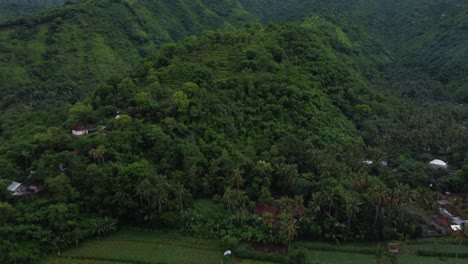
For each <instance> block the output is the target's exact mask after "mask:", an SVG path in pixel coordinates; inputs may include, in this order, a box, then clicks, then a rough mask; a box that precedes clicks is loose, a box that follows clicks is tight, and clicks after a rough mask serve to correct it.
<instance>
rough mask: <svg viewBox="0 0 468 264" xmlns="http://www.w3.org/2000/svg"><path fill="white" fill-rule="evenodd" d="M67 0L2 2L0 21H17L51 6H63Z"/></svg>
mask: <svg viewBox="0 0 468 264" xmlns="http://www.w3.org/2000/svg"><path fill="white" fill-rule="evenodd" d="M66 1H67V0H0V21H5V20H7V19H15V18H18V17H20V16H22V15H26V14H31V13H35V12H38V11H40V10H42V9H44V8H47V7H50V6H58V5H63V4H64V3H65V2H66Z"/></svg>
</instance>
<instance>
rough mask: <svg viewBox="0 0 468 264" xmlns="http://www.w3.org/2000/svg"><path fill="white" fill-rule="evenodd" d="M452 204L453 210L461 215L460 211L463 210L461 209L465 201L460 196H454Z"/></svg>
mask: <svg viewBox="0 0 468 264" xmlns="http://www.w3.org/2000/svg"><path fill="white" fill-rule="evenodd" d="M451 205H452V208H453V211H454V213H455V215H457V216H459V215H460V212H461V209H462V207H463V202H462V200H461V199H460V198H458V197H454V198H453V199H452V201H451Z"/></svg>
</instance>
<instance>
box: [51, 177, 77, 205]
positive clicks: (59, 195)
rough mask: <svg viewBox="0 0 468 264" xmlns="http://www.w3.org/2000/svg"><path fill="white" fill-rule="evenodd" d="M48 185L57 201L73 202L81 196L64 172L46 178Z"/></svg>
mask: <svg viewBox="0 0 468 264" xmlns="http://www.w3.org/2000/svg"><path fill="white" fill-rule="evenodd" d="M45 182H46V187H47V189H48V190H49V192H50V193H51V194H52V195H53V196H52V197H51V198H52V199H53V200H55V201H57V202H62V203H67V202H73V201H75V200H76V199H77V198H78V197H79V195H80V194H79V192H78V191H77V190H76V189H75V188H74V187H73V186H72V185H71V183H70V179H69V178H68V176H67V175H65V174H64V173H61V174H59V175H58V176H55V177H50V178H47V179H46V181H45Z"/></svg>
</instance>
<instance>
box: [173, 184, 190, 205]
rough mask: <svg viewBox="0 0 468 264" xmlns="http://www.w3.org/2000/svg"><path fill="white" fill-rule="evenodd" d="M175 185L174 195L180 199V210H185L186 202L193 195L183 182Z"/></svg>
mask: <svg viewBox="0 0 468 264" xmlns="http://www.w3.org/2000/svg"><path fill="white" fill-rule="evenodd" d="M173 186H174V187H173V189H174V195H175V197H176V199H177V201H178V206H179V210H180V211H183V210H184V204H186V203H188V202H189V201H190V200H191V198H192V195H191V194H190V192H189V191H188V190H187V189H186V188H185V187H184V185H183V184H182V183H180V182H177V183H176V184H174V185H173Z"/></svg>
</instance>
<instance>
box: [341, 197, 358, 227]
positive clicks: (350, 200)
mask: <svg viewBox="0 0 468 264" xmlns="http://www.w3.org/2000/svg"><path fill="white" fill-rule="evenodd" d="M344 198H345V211H346V215H347V216H348V231H349V229H350V228H351V220H352V218H354V217H355V216H356V214H357V213H359V211H360V205H361V204H362V202H361V200H360V199H359V196H357V195H356V194H346V195H345V197H344Z"/></svg>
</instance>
